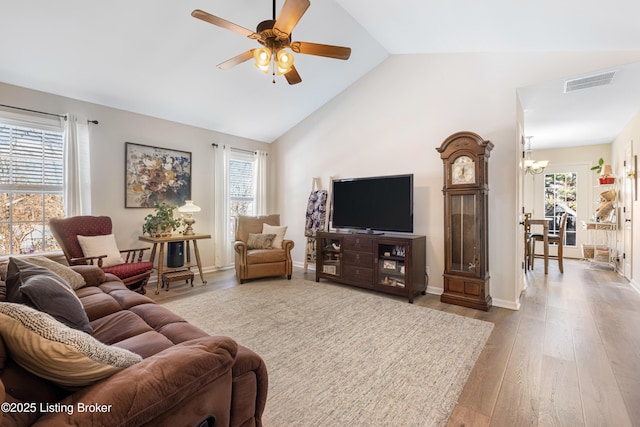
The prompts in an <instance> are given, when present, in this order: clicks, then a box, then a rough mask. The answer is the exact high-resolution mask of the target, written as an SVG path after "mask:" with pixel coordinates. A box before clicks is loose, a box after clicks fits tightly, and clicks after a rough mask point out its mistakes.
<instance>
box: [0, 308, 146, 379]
mask: <svg viewBox="0 0 640 427" xmlns="http://www.w3.org/2000/svg"><path fill="white" fill-rule="evenodd" d="M0 335H1V336H2V341H3V342H4V344H5V346H6V347H7V348H8V350H9V351H10V352H11V356H12V358H13V360H14V361H15V362H16V363H18V364H19V365H20V366H22V367H23V368H24V369H26V370H28V371H29V372H31V373H33V374H35V375H38V376H39V377H42V378H46V379H48V380H50V381H53V382H54V383H56V384H59V385H61V386H63V387H70V388H73V387H84V386H87V385H91V384H93V383H96V382H98V381H100V380H102V379H104V378H107V377H109V376H111V375H113V374H115V373H116V372H118V371H120V370H122V369H124V368H127V367H129V366H131V365H134V364H136V363H138V362H140V361H141V360H142V358H141V357H140V356H139V355H137V354H135V353H132V352H130V351H129V350H125V349H123V348H118V347H114V346H108V345H106V344H103V343H101V342H100V341H98V340H96V339H95V338H93V337H92V336H91V335H89V334H86V333H84V332H81V331H78V330H75V329H72V328H69V327H68V326H65V325H63V324H62V323H60V322H58V321H57V320H55V319H54V318H53V317H51V316H49V315H48V314H46V313H42V312H40V311H37V310H35V309H33V308H30V307H27V306H25V305H22V304H12V303H6V302H0Z"/></svg>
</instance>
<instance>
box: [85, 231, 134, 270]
mask: <svg viewBox="0 0 640 427" xmlns="http://www.w3.org/2000/svg"><path fill="white" fill-rule="evenodd" d="M78 243H79V244H80V247H81V248H82V253H83V254H84V256H86V257H96V256H100V255H106V256H107V257H106V258H103V259H102V267H111V266H113V265H118V264H122V263H124V260H123V259H122V255H120V251H119V250H118V245H116V237H115V236H114V235H113V234H105V235H102V236H78Z"/></svg>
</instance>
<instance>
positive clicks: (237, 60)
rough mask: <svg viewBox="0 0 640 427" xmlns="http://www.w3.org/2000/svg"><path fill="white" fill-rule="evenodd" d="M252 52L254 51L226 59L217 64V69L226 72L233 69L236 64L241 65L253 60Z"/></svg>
mask: <svg viewBox="0 0 640 427" xmlns="http://www.w3.org/2000/svg"><path fill="white" fill-rule="evenodd" d="M254 50H255V49H251V50H248V51H246V52H244V53H241V54H240V55H237V56H234V57H233V58H231V59H227V60H226V61H224V62H221V63H219V64H218V65H217V67H218V68H220V69H221V70H228V69H229V68H233V67H235V66H236V65H238V64H242V63H243V62H245V61H248V60H250V59H251V58H253V51H254Z"/></svg>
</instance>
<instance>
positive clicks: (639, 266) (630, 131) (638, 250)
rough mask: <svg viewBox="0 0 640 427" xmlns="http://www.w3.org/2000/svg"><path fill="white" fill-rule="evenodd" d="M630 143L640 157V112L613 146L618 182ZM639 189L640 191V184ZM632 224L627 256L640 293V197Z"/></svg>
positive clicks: (613, 158)
mask: <svg viewBox="0 0 640 427" xmlns="http://www.w3.org/2000/svg"><path fill="white" fill-rule="evenodd" d="M628 143H631V145H632V153H633V154H634V155H637V156H640V112H638V113H637V114H636V115H635V116H634V117H632V118H631V119H630V120H629V123H627V125H626V126H625V128H624V129H623V130H622V132H620V135H618V137H617V138H616V139H615V141H613V144H612V165H611V166H612V168H613V171H614V174H615V175H616V177H618V182H621V180H622V179H624V174H625V170H624V158H625V148H626V146H627V144H628ZM639 163H640V162H639ZM638 179H640V173H639V171H638V170H636V180H638ZM638 189H639V190H640V184H638ZM621 218H622V215H618V219H619V223H620V225H623V224H622V222H621ZM632 224H633V230H632V234H633V238H632V241H633V243H632V244H633V250H632V254H627V256H631V257H632V260H633V261H632V265H631V282H632V284H633V285H634V287H635V288H636V289H637V290H639V291H640V244H639V243H638V242H640V197H638V198H637V200H634V202H633V216H632ZM622 241H623V235H622V231H619V232H618V242H619V245H620V244H621V243H620V242H622ZM619 249H622V248H619Z"/></svg>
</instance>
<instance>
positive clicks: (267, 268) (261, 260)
mask: <svg viewBox="0 0 640 427" xmlns="http://www.w3.org/2000/svg"><path fill="white" fill-rule="evenodd" d="M264 224H268V225H271V226H279V225H280V215H278V214H273V215H264V216H244V215H241V216H239V217H238V226H237V228H236V241H235V243H234V245H233V249H234V250H235V266H236V276H237V278H238V280H239V281H240V283H244V282H245V281H246V280H247V279H257V278H260V277H272V276H285V275H286V276H287V278H288V279H291V274H292V271H293V261H292V260H291V250H292V249H293V247H294V243H293V240H286V239H285V240H283V241H282V245H281V246H279V247H277V248H252V247H251V245H249V244H248V242H249V237H250V234H254V235H259V234H262V230H263V225H264Z"/></svg>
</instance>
